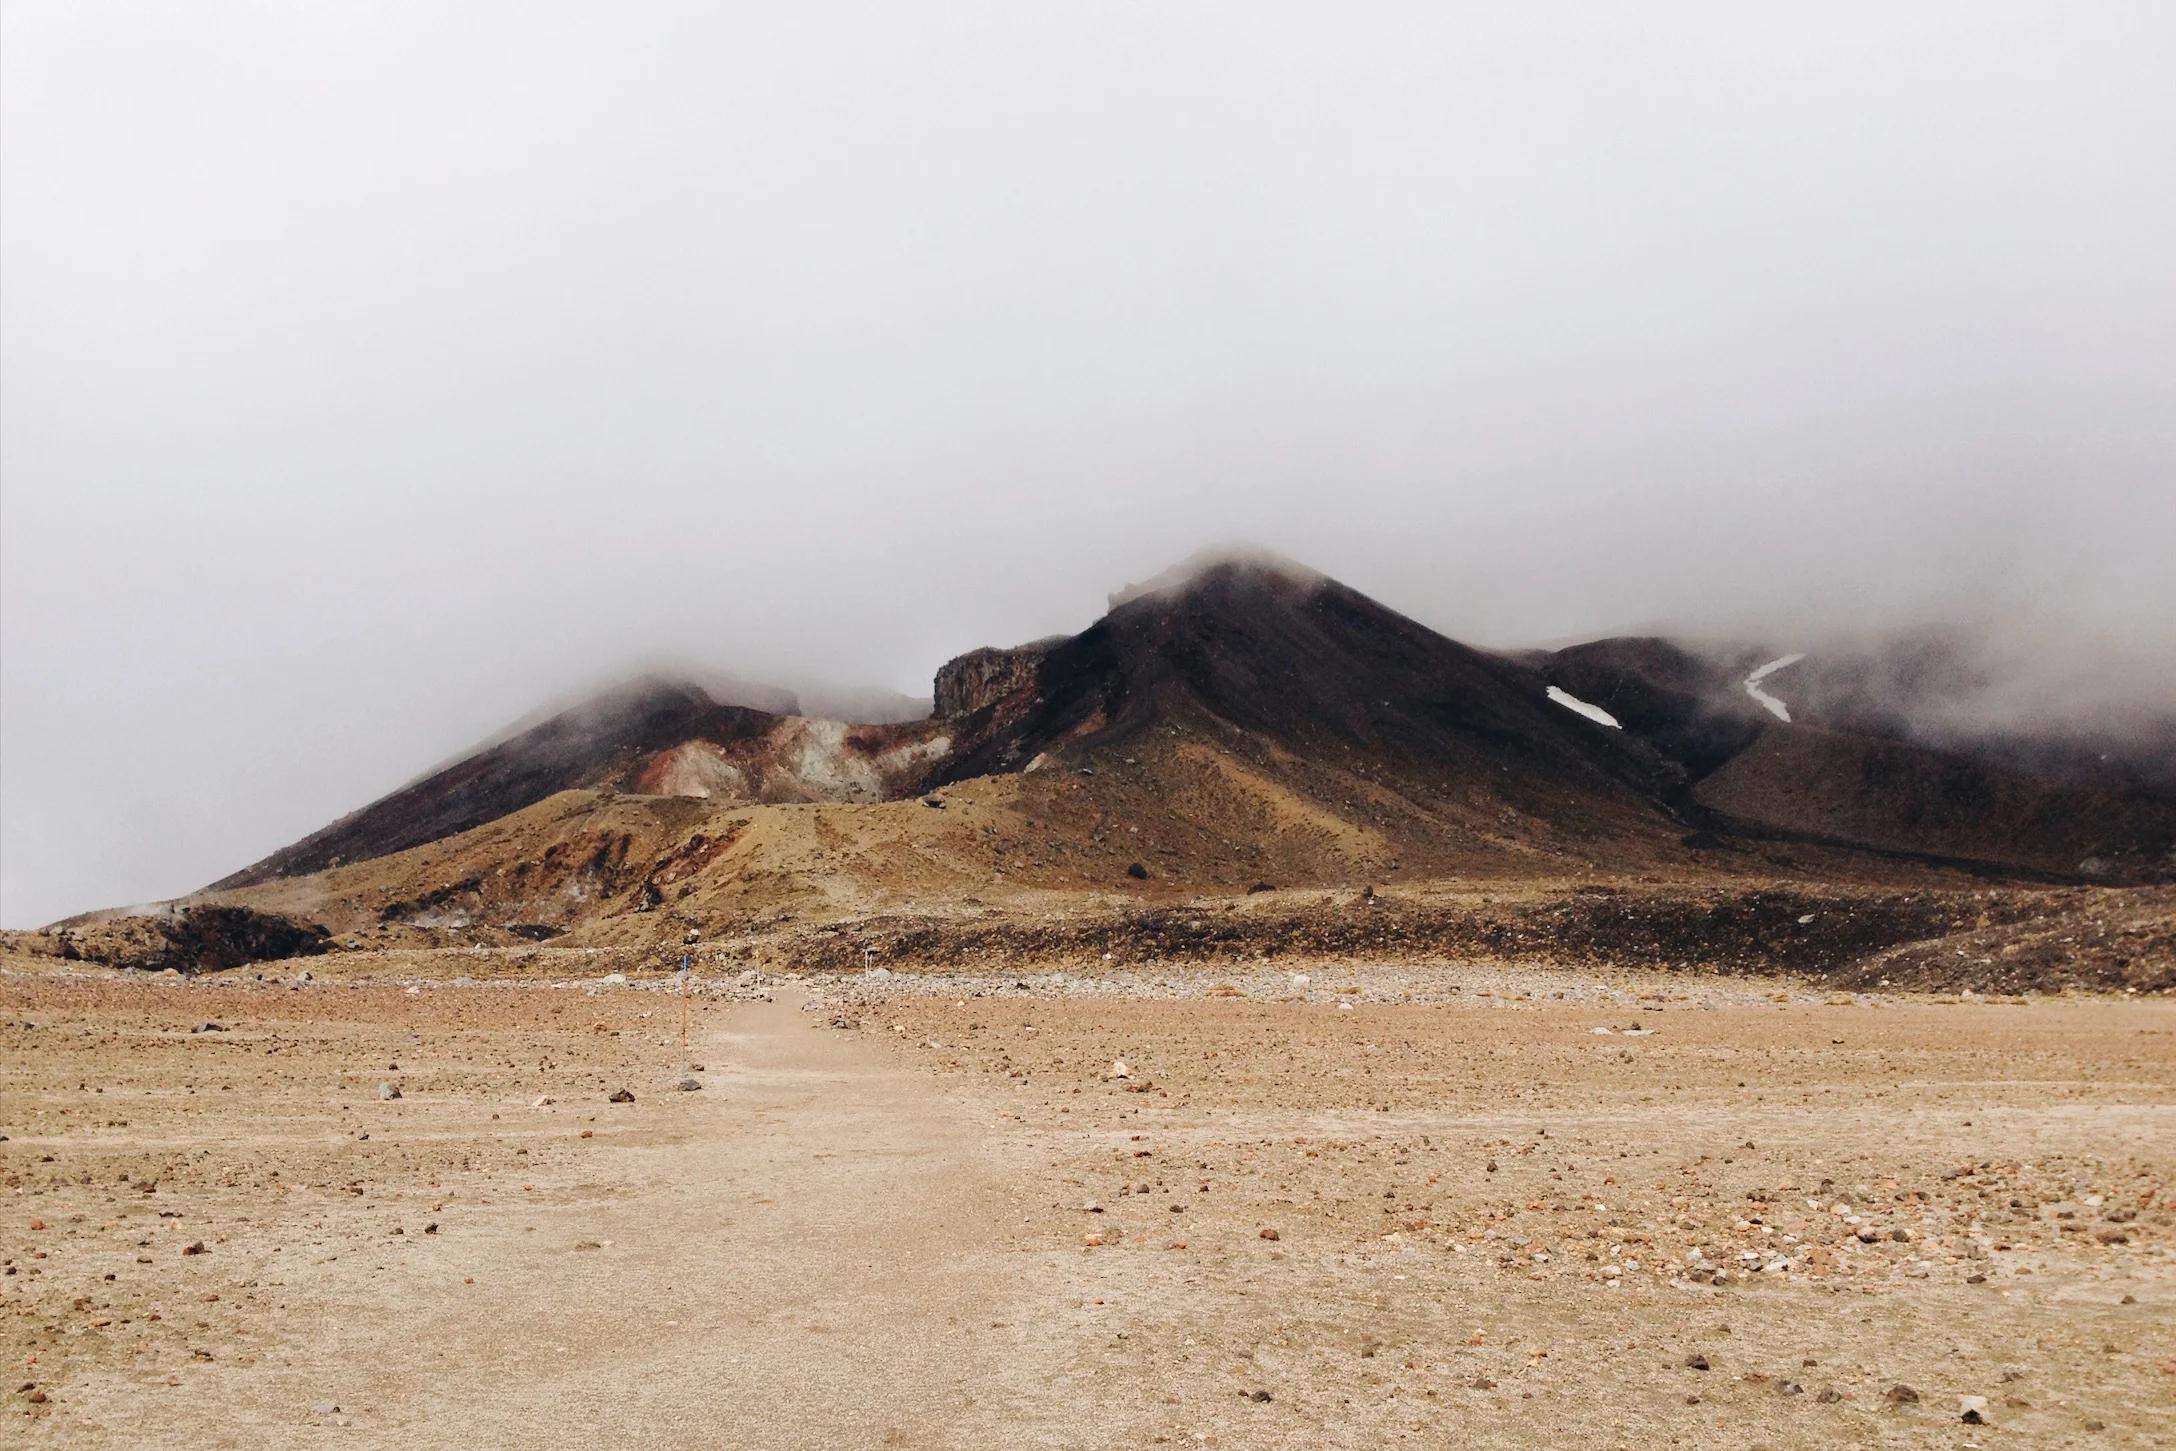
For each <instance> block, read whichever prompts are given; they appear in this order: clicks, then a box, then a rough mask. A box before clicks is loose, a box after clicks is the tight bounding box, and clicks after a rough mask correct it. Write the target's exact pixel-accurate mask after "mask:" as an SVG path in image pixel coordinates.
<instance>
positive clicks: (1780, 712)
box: [1745, 650, 1806, 725]
mask: <svg viewBox="0 0 2176 1451" xmlns="http://www.w3.org/2000/svg"><path fill="white" fill-rule="evenodd" d="M1805 658H1806V652H1805V651H1803V650H1801V651H1799V652H1798V653H1797V654H1795V655H1785V656H1783V657H1781V658H1780V659H1776V660H1771V661H1769V662H1768V663H1767V664H1766V665H1763V666H1761V667H1760V669H1758V670H1756V671H1754V672H1753V673H1752V674H1751V675H1748V676H1746V677H1745V693H1746V694H1747V695H1750V696H1752V697H1753V698H1754V699H1755V700H1757V701H1759V702H1760V703H1761V704H1762V705H1763V706H1765V707H1767V710H1768V713H1769V714H1770V715H1772V716H1774V717H1775V718H1776V719H1777V720H1779V721H1782V722H1783V723H1784V724H1785V725H1789V724H1790V723H1791V708H1790V707H1789V706H1787V705H1785V704H1784V703H1783V702H1782V701H1780V700H1778V699H1776V698H1775V697H1774V696H1772V695H1770V694H1769V693H1768V692H1767V691H1765V690H1763V689H1761V688H1760V683H1761V682H1762V681H1763V680H1766V679H1767V678H1768V677H1769V676H1771V675H1773V674H1775V673H1776V672H1777V671H1778V670H1788V669H1790V668H1791V667H1792V666H1793V665H1796V664H1797V663H1798V662H1799V661H1801V660H1803V659H1805Z"/></svg>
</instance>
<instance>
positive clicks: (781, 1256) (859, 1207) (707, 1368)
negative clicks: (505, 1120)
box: [368, 998, 1022, 1447]
mask: <svg viewBox="0 0 2176 1451" xmlns="http://www.w3.org/2000/svg"><path fill="white" fill-rule="evenodd" d="M732 1016H733V1021H732V1024H731V1026H730V1028H729V1030H728V1031H726V1032H723V1033H719V1034H717V1035H715V1036H714V1038H713V1040H712V1042H711V1044H710V1050H709V1051H710V1055H711V1058H712V1062H713V1064H714V1065H715V1066H717V1067H719V1068H721V1069H722V1070H723V1071H722V1072H718V1073H715V1074H713V1075H712V1091H711V1093H710V1094H709V1095H708V1097H707V1098H706V1101H705V1103H704V1105H703V1106H704V1108H705V1109H706V1110H708V1111H709V1114H710V1120H709V1122H707V1123H705V1124H703V1125H701V1126H700V1128H699V1129H698V1131H697V1133H696V1134H695V1135H694V1137H693V1139H692V1141H691V1142H688V1143H686V1144H680V1145H673V1146H664V1147H659V1148H656V1149H651V1150H645V1151H642V1152H643V1155H644V1157H645V1158H646V1159H647V1160H648V1162H638V1163H637V1164H634V1165H631V1166H630V1169H631V1172H632V1174H633V1176H634V1179H635V1182H636V1183H637V1184H638V1185H640V1186H642V1187H641V1188H639V1189H638V1190H637V1191H636V1192H635V1193H633V1194H630V1195H628V1196H626V1197H625V1198H623V1199H621V1200H619V1201H618V1202H617V1203H616V1204H615V1205H613V1206H611V1207H609V1208H608V1209H607V1211H606V1212H605V1213H603V1214H601V1215H600V1214H596V1213H594V1212H592V1211H583V1212H582V1213H581V1214H580V1215H579V1219H578V1222H576V1221H574V1220H569V1221H568V1222H566V1223H564V1225H563V1226H562V1225H555V1224H550V1223H544V1222H540V1223H539V1225H538V1230H537V1235H536V1236H535V1237H534V1238H535V1239H536V1240H538V1241H540V1242H539V1243H537V1244H536V1245H535V1247H534V1249H533V1251H532V1257H533V1259H534V1260H535V1261H536V1263H535V1265H534V1271H535V1272H534V1273H533V1274H530V1273H521V1272H518V1271H517V1273H515V1274H514V1275H512V1276H507V1275H504V1274H502V1275H500V1276H499V1277H498V1278H499V1279H500V1281H501V1282H502V1285H503V1288H502V1289H501V1290H499V1291H496V1292H493V1293H490V1294H486V1295H483V1296H473V1295H472V1296H470V1297H466V1298H459V1299H456V1300H455V1301H454V1302H453V1303H451V1304H448V1305H446V1306H444V1307H443V1309H442V1310H441V1311H440V1313H439V1315H438V1316H437V1317H435V1318H436V1320H437V1324H436V1325H435V1326H434V1327H433V1328H434V1330H435V1331H436V1332H437V1333H435V1334H433V1333H429V1332H426V1334H427V1337H428V1338H427V1340H426V1343H434V1342H435V1343H436V1344H437V1345H438V1346H439V1351H438V1354H439V1357H440V1359H439V1361H438V1364H439V1365H441V1366H442V1367H443V1370H442V1371H434V1370H433V1369H431V1368H430V1365H429V1363H428V1362H425V1363H424V1364H423V1365H421V1366H414V1367H410V1368H406V1369H403V1370H401V1371H398V1372H396V1373H394V1374H392V1375H389V1376H387V1377H385V1378H384V1379H383V1380H381V1382H380V1383H379V1384H378V1385H376V1386H373V1387H372V1388H371V1390H370V1391H369V1392H368V1395H369V1398H370V1399H371V1400H373V1401H375V1402H376V1403H377V1404H379V1405H382V1406H385V1407H387V1408H389V1409H390V1408H391V1407H394V1406H405V1407H408V1408H409V1409H410V1414H409V1415H408V1416H407V1417H406V1418H405V1424H403V1425H402V1426H401V1427H400V1429H399V1433H398V1437H397V1439H399V1440H400V1441H402V1442H403V1443H404V1444H408V1445H425V1444H443V1445H448V1446H475V1445H492V1444H500V1445H505V1444H521V1445H527V1446H560V1445H565V1446H592V1445H599V1444H610V1443H612V1442H613V1441H615V1440H617V1439H618V1438H619V1435H620V1434H621V1433H622V1432H623V1431H624V1429H625V1428H630V1427H640V1428H641V1434H642V1438H643V1440H644V1442H645V1443H646V1444H647V1445H649V1446H652V1447H666V1446H682V1445H686V1446H698V1445H699V1446H717V1445H749V1446H755V1445H762V1446H776V1447H791V1446H827V1447H828V1446H840V1445H883V1444H892V1445H936V1444H942V1443H944V1442H945V1441H946V1440H947V1439H948V1432H949V1429H950V1428H951V1427H953V1426H955V1425H956V1424H957V1423H958V1422H959V1421H960V1420H961V1419H962V1418H963V1417H966V1416H969V1415H972V1414H973V1407H974V1403H975V1401H976V1399H977V1398H978V1397H982V1396H986V1395H988V1393H989V1391H990V1390H991V1389H992V1388H996V1389H998V1390H1000V1391H1002V1390H1003V1389H1005V1388H1006V1387H1007V1384H1008V1380H1009V1379H1011V1380H1012V1381H1013V1383H1014V1384H1018V1383H1020V1382H1019V1381H1018V1379H1017V1377H1018V1376H1019V1373H1020V1371H1021V1370H1022V1367H1020V1366H1019V1365H1018V1364H1017V1363H1016V1362H1015V1360H1014V1355H1015V1352H1016V1349H1017V1348H1016V1346H1015V1345H1014V1344H1013V1338H1012V1337H1011V1336H1010V1335H1009V1333H1008V1332H1009V1330H1010V1328H1011V1327H1014V1326H1017V1325H1018V1324H1019V1323H1020V1317H1019V1316H1017V1315H1015V1314H1014V1313H1013V1310H1014V1299H1015V1297H1016V1296H1017V1295H1018V1293H1019V1287H1018V1284H1017V1282H1016V1281H1015V1280H1013V1279H1012V1278H1011V1277H1010V1276H1009V1275H1008V1273H1007V1267H1006V1265H1005V1263H1004V1261H1005V1259H1006V1254H1005V1252H1004V1249H1003V1246H1002V1243H1001V1233H1002V1232H1001V1231H999V1230H997V1229H996V1224H997V1222H998V1216H999V1215H1000V1214H1001V1213H1002V1210H1003V1202H1004V1201H1003V1195H1002V1193H1001V1192H1000V1189H999V1187H998V1176H997V1175H996V1173H995V1172H994V1170H993V1166H992V1165H990V1164H989V1163H987V1162H986V1161H985V1160H984V1158H983V1152H982V1149H981V1147H980V1145H981V1142H982V1135H981V1134H980V1133H979V1132H978V1130H977V1126H976V1125H975V1124H974V1123H973V1122H972V1121H970V1119H969V1117H968V1116H967V1115H966V1114H965V1113H963V1112H962V1111H961V1110H960V1109H959V1108H958V1107H957V1106H956V1105H953V1104H948V1103H946V1102H944V1101H943V1100H942V1099H941V1098H940V1097H939V1095H938V1093H937V1091H936V1089H935V1085H934V1084H933V1083H932V1081H931V1079H930V1078H929V1077H928V1075H927V1074H924V1073H917V1072H916V1071H915V1070H914V1069H912V1068H910V1067H908V1066H905V1065H900V1064H894V1063H890V1062H888V1061H886V1059H885V1058H884V1057H883V1056H881V1054H880V1051H879V1050H877V1049H875V1048H873V1047H872V1046H870V1045H869V1044H868V1043H867V1042H866V1041H863V1040H860V1039H859V1038H857V1037H856V1036H854V1035H848V1034H841V1033H833V1032H828V1031H824V1030H822V1029H821V1028H820V1026H819V1023H818V1020H817V1019H815V1018H813V1017H812V1016H810V1015H807V1014H804V1013H803V1012H801V1011H800V1010H799V1001H798V999H797V998H788V999H785V1000H782V1001H777V1002H771V1003H763V1004H754V1005H750V1006H748V1007H746V1008H743V1009H739V1010H736V1011H735V1012H734V1014H733V1015H732ZM526 1237H527V1236H525V1238H526ZM580 1237H587V1238H590V1239H595V1240H598V1241H601V1242H607V1243H605V1247H603V1248H601V1249H599V1250H596V1251H592V1252H583V1253H578V1254H573V1255H569V1254H568V1253H566V1251H565V1247H564V1246H565V1243H566V1242H567V1241H569V1240H578V1239H579V1238H580ZM993 1324H1000V1325H1002V1326H1004V1327H1005V1328H1003V1329H996V1330H993V1329H992V1328H991V1327H992V1326H993Z"/></svg>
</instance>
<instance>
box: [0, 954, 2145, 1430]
mask: <svg viewBox="0 0 2176 1451" xmlns="http://www.w3.org/2000/svg"><path fill="white" fill-rule="evenodd" d="M553 956H554V955H553V954H552V953H550V952H548V951H546V952H544V953H543V954H542V958H543V961H542V962H540V963H539V964H538V968H539V970H544V969H548V968H549V966H550V965H551V962H552V959H553ZM449 960H450V961H452V962H454V963H456V964H457V963H458V961H459V959H458V958H457V957H451V956H450V955H449ZM297 966H298V965H292V964H290V965H283V966H280V967H278V968H272V969H267V970H266V972H265V977H266V978H267V979H272V980H268V981H256V980H253V979H244V978H243V977H242V976H241V975H240V974H232V975H229V977H228V978H226V979H224V980H219V979H214V980H209V981H202V980H200V981H193V982H192V981H176V980H172V979H147V978H144V977H141V976H128V975H123V974H118V973H112V972H106V971H102V970H101V971H88V970H72V971H50V970H44V969H41V970H39V971H36V972H27V971H26V972H22V973H15V974H10V975H7V976H5V977H0V1033H4V1042H5V1044H6V1052H5V1053H4V1054H0V1133H5V1134H6V1135H7V1141H6V1142H5V1143H0V1185H4V1188H5V1192H6V1196H7V1206H8V1207H7V1210H6V1214H5V1220H4V1223H0V1258H4V1260H5V1266H4V1268H5V1278H4V1279H0V1305H4V1309H5V1314H4V1318H0V1336H4V1340H0V1347H4V1351H5V1354H6V1355H7V1357H8V1358H9V1360H10V1362H11V1364H10V1374H9V1377H8V1381H7V1384H6V1386H5V1387H4V1390H5V1394H6V1399H5V1403H4V1405H5V1414H6V1417H7V1419H8V1421H9V1422H10V1423H11V1425H12V1426H13V1427H14V1429H13V1430H11V1431H10V1433H9V1435H10V1438H11V1439H20V1440H21V1441H22V1442H23V1443H24V1444H28V1445H34V1446H56V1447H57V1446H67V1447H101V1446H146V1445H162V1446H258V1445H266V1444H281V1445H316V1444H326V1445H356V1446H362V1445H383V1446H393V1445H402V1446H431V1445H445V1446H456V1445H462V1446H468V1445H502V1444H503V1445H511V1444H521V1445H546V1446H551V1445H565V1446H576V1445H590V1444H624V1443H627V1442H633V1441H636V1440H638V1439H639V1440H640V1441H641V1442H643V1443H644V1444H647V1445H651V1446H656V1447H679V1446H718V1445H747V1446H834V1445H886V1444H889V1445H924V1446H962V1445H972V1446H1018V1445H1037V1446H1059V1447H1083V1448H1086V1447H1103V1446H1116V1445H1156V1444H1165V1445H1174V1446H1194V1445H1223V1446H1228V1447H1243V1446H1244V1447H1252V1446H1280V1445H1283V1446H1310V1447H1312V1446H1336V1447H1345V1446H1350V1447H1360V1446H1377V1445H1384V1444H1397V1443H1401V1442H1403V1443H1409V1444H1414V1445H1445V1446H1514V1445H1517V1446H1527V1445H1548V1446H1594V1447H1619V1446H1622V1447H1650V1446H1670V1445H1685V1446H1695V1445H1716V1446H1733V1447H1737V1446H1745V1447H1750V1446H1756V1445H1765V1446H1770V1447H1775V1448H1784V1447H1797V1446H1899V1447H1904V1446H1909V1447H1920V1446H1965V1445H1980V1446H1998V1445H2011V1446H2018V1447H2027V1446H2030V1447H2040V1446H2073V1445H2074V1446H2096V1447H2097V1446H2152V1445H2168V1444H2176V1258H2172V1253H2171V1252H2172V1250H2176V1004H2171V1003H2168V1002H2166V1001H2162V1000H2139V999H2124V998H2115V997H2074V998H2070V997H2065V998H2049V997H2042V998H2032V999H2014V1000H2012V999H1988V998H1978V997H1963V998H1951V999H1941V998H1931V997H1924V996H1905V995H1880V994H1873V995H1843V994H1830V993H1828V992H1825V991H1821V990H1813V989H1808V988H1807V987H1805V986H1804V985H1802V984H1800V985H1792V984H1788V983H1784V982H1781V981H1767V980H1760V979H1729V980H1725V979H1717V978H1712V977H1705V976H1698V977H1696V976H1690V975H1685V976H1664V975H1652V976H1645V975H1623V974H1607V975H1602V976H1596V975H1592V974H1580V975H1574V974H1569V973H1557V972H1552V971H1544V970H1539V969H1508V968H1500V967H1481V966H1459V965H1443V966H1436V967H1419V966H1410V965H1407V966H1397V967H1370V966H1367V965H1360V964H1355V965H1339V964H1322V963H1316V964H1312V965H1306V966H1295V967H1292V968H1282V967H1281V968H1280V969H1278V970H1276V971H1269V970H1266V969H1256V970H1251V971H1241V970H1238V969H1233V970H1231V971H1229V972H1224V973H1219V972H1218V971H1216V970H1215V969H1201V970H1191V971H1187V972H1183V973H1180V972H1173V973H1169V974H1152V973H1145V972H1110V973H1102V974H1088V975H1077V974H1066V975H1060V974H1052V973H1022V974H1020V975H1017V976H1003V977H989V978H971V977H965V976H939V975H912V974H900V975H891V974H853V975H850V976H815V975H811V976H808V977H806V978H789V977H785V976H775V975H774V976H765V977H760V978H758V977H754V976H752V975H751V976H750V977H749V978H746V979H734V980H726V981H721V982H714V983H708V984H705V985H704V990H703V991H702V992H700V993H698V994H697V995H696V996H695V998H694V1000H693V1001H692V1003H691V1004H690V1005H689V1008H688V1025H689V1026H688V1029H687V1033H688V1040H689V1044H690V1046H689V1048H688V1050H687V1054H686V1057H687V1058H688V1059H691V1060H692V1061H693V1062H694V1063H696V1064H699V1065H701V1066H700V1068H698V1069H696V1070H695V1071H694V1072H693V1074H692V1076H693V1077H694V1078H695V1079H697V1080H698V1081H700V1082H701V1083H703V1084H704V1088H703V1089H702V1091H699V1092H680V1091H675V1089H676V1084H677V1083H678V1081H679V1080H680V1079H681V1078H682V1076H683V1066H682V1065H683V1056H682V1050H681V1048H680V1033H681V1026H680V1025H681V1018H680V1013H681V1004H680V1001H679V999H677V998H676V997H675V996H674V995H672V994H671V993H670V992H669V990H667V989H666V984H665V983H664V981H663V980H660V979H656V978H651V979H638V980H637V981H635V982H633V983H617V982H610V981H606V980H601V979H596V978H572V977H571V976H569V977H567V978H563V979H561V980H558V981H553V980H550V979H548V978H540V979H538V980H532V981H523V982H520V983H498V984H489V983H485V984H476V983H467V982H459V983H457V982H453V981H448V980H445V978H444V977H443V976H442V977H440V978H439V979H437V980H429V981H424V980H418V981H414V982H402V981H396V980H390V979H378V980H374V981H349V980H338V981H333V980H325V979H324V978H322V977H321V978H320V979H319V980H315V981H311V982H307V983H304V982H301V981H300V980H299V978H300V973H299V971H290V969H291V968H296V967H297ZM312 966H314V967H316V968H317V969H318V970H319V971H320V973H322V972H324V970H325V968H326V964H324V963H322V962H319V963H314V964H312ZM451 970H452V971H458V970H460V969H459V967H458V966H457V965H456V966H454V967H453V968H452V969H451ZM566 970H567V973H568V974H570V975H571V974H573V973H575V972H578V971H581V970H582V969H581V968H580V967H578V966H577V965H576V959H573V957H572V955H571V954H570V956H569V961H568V966H567V969H566ZM209 1024H216V1025H217V1027H216V1028H207V1025H209ZM395 1089H397V1090H398V1096H397V1097H392V1096H388V1095H390V1094H392V1093H393V1092H394V1091H395ZM620 1089H625V1090H628V1091H629V1092H631V1093H632V1095H633V1101H632V1102H622V1103H612V1102H609V1101H608V1097H609V1095H611V1094H613V1093H614V1092H615V1091H616V1090H620ZM1967 1397H1972V1398H1982V1399H1979V1400H1969V1401H1968V1400H1966V1399H1964V1398H1967ZM1967 1412H1970V1413H1971V1414H1972V1415H1973V1416H1974V1417H1975V1420H1973V1421H1968V1420H1967V1419H1966V1413H1967Z"/></svg>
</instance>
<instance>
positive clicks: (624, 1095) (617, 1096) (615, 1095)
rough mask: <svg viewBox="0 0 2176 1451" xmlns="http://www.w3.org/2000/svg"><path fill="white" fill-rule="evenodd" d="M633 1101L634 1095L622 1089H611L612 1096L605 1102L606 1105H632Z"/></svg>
mask: <svg viewBox="0 0 2176 1451" xmlns="http://www.w3.org/2000/svg"><path fill="white" fill-rule="evenodd" d="M634 1101H635V1095H634V1094H633V1093H632V1092H630V1091H629V1090H627V1089H624V1088H615V1089H613V1090H612V1096H611V1097H610V1098H607V1099H606V1100H605V1102H606V1103H633V1102H634Z"/></svg>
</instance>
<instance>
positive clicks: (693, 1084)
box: [674, 1078, 703, 1093]
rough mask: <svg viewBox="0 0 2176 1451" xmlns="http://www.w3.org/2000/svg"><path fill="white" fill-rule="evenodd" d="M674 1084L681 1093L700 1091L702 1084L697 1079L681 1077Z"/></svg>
mask: <svg viewBox="0 0 2176 1451" xmlns="http://www.w3.org/2000/svg"><path fill="white" fill-rule="evenodd" d="M674 1086H675V1087H676V1088H677V1089H678V1090H679V1091H680V1092H682V1093H695V1092H698V1091H700V1090H701V1088H702V1086H703V1085H702V1083H701V1081H700V1080H698V1079H693V1078H683V1079H681V1080H680V1082H679V1083H677V1084H676V1085H674Z"/></svg>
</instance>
